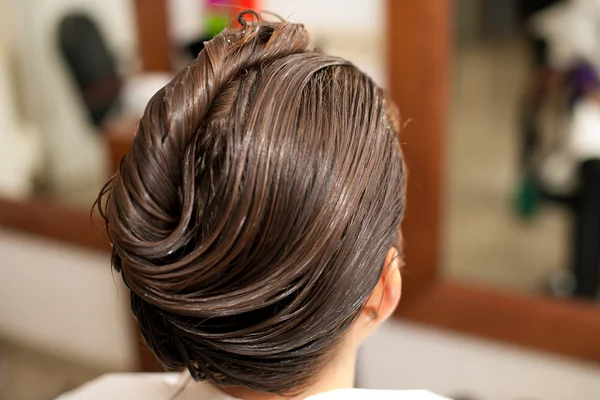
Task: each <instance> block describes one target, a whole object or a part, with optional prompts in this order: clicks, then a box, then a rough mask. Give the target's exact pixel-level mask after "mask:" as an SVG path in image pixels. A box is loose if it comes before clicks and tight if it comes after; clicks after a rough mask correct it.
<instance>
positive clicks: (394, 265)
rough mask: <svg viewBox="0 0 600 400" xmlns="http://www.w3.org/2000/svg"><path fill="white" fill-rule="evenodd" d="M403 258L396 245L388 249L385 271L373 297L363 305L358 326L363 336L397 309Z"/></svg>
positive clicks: (400, 289) (372, 294)
mask: <svg viewBox="0 0 600 400" xmlns="http://www.w3.org/2000/svg"><path fill="white" fill-rule="evenodd" d="M401 264H402V259H401V257H400V253H399V252H398V250H397V249H396V248H395V247H392V248H390V249H389V250H388V252H387V255H386V257H385V264H384V266H383V272H382V273H381V277H380V278H379V282H377V286H375V289H374V290H373V292H372V293H371V297H369V300H368V301H367V303H366V304H365V306H364V307H363V311H362V314H361V317H360V321H362V323H360V322H359V324H358V327H359V328H360V329H361V331H362V332H361V335H360V336H362V338H366V337H367V336H368V335H369V334H370V333H371V332H373V331H374V330H375V329H376V328H377V327H378V326H379V325H380V324H381V323H382V322H383V321H385V320H386V319H388V318H389V317H390V316H391V315H392V314H393V312H394V310H395V309H396V306H397V305H398V302H399V301H400V296H401V293H402V276H401V275H400V266H401Z"/></svg>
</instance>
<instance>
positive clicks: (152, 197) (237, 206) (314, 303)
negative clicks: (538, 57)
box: [97, 13, 404, 393]
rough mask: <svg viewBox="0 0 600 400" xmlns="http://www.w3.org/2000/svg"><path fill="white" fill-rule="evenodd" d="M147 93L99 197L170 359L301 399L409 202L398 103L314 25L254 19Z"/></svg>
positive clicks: (138, 298)
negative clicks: (311, 33)
mask: <svg viewBox="0 0 600 400" xmlns="http://www.w3.org/2000/svg"><path fill="white" fill-rule="evenodd" d="M247 16H250V17H252V20H251V21H246V20H245V19H244V18H243V17H241V18H240V21H241V22H242V24H243V27H242V28H240V29H228V30H225V31H223V32H222V33H221V34H220V35H218V36H216V37H215V38H214V39H213V40H211V41H210V42H207V43H206V44H205V50H204V51H203V52H202V53H201V54H200V55H199V57H198V59H197V60H196V61H195V62H193V63H192V64H191V65H189V66H188V67H187V68H185V69H184V70H183V71H181V72H180V73H179V74H178V75H177V76H176V77H175V78H174V79H173V81H172V82H171V83H169V84H168V85H167V86H165V87H164V88H163V89H161V90H160V91H159V92H158V93H157V94H156V95H155V96H154V97H153V98H152V100H151V101H150V102H149V104H148V106H147V108H146V111H145V114H144V116H143V118H142V119H141V120H140V122H139V127H138V132H137V135H136V138H135V140H134V142H133V145H132V147H131V150H130V151H129V153H128V154H127V155H126V156H125V157H124V158H123V160H122V161H121V163H120V165H119V168H118V171H117V173H116V175H115V176H114V177H113V179H112V180H111V181H109V182H108V183H107V185H106V187H105V188H104V189H103V191H102V192H101V194H100V196H99V199H98V203H97V205H98V208H99V210H100V213H101V215H102V216H103V217H104V218H105V219H106V222H107V227H108V231H109V234H110V237H111V240H112V242H113V266H114V268H115V269H116V270H118V271H120V272H121V273H122V275H123V279H124V280H125V282H126V284H127V286H128V287H129V288H130V289H131V304H132V309H133V311H134V314H135V316H136V318H137V320H138V322H139V325H140V328H141V331H142V334H143V336H144V338H145V340H146V341H147V343H148V344H149V346H150V348H151V349H152V350H153V352H154V353H155V354H156V356H157V357H158V358H159V360H160V361H161V362H162V363H163V364H164V365H165V366H167V367H169V368H180V367H186V368H188V369H189V371H190V372H191V374H192V376H193V377H194V378H195V379H196V380H204V379H206V380H209V381H211V382H213V383H215V384H217V385H220V386H230V385H241V386H246V387H249V388H252V389H256V390H260V391H265V392H271V393H289V392H290V391H292V390H297V389H299V388H302V387H304V386H306V385H308V384H309V383H310V382H311V379H313V378H314V377H315V376H316V375H317V374H318V373H319V371H320V368H322V367H323V366H324V365H325V364H326V363H327V360H328V358H329V357H331V356H332V355H333V354H335V350H336V346H337V345H338V344H339V343H340V341H341V340H342V339H343V337H344V334H345V333H346V332H347V331H348V329H349V327H350V326H351V325H352V323H353V322H354V320H355V319H356V317H357V315H358V313H359V312H360V310H361V307H362V305H363V304H364V302H365V301H366V300H367V299H368V297H369V295H370V293H371V291H372V290H373V288H374V287H375V285H376V284H377V282H378V280H379V278H380V276H381V273H382V266H383V263H384V258H385V256H386V252H387V251H388V249H389V248H390V247H392V246H394V244H395V243H396V240H397V235H398V227H399V224H400V221H401V218H402V213H403V207H404V174H403V162H402V156H401V152H400V148H399V145H398V138H397V132H396V127H395V126H394V123H393V122H394V121H393V118H390V116H389V113H390V110H393V108H392V106H391V105H386V102H385V99H384V93H383V92H382V90H381V89H380V88H378V87H377V86H376V85H375V84H374V83H373V82H372V81H371V79H370V78H369V77H367V76H366V75H364V74H363V73H362V72H360V71H359V70H358V69H357V68H356V67H354V66H353V65H352V64H350V63H349V62H347V61H345V60H342V59H339V58H336V57H331V56H327V55H324V54H320V53H317V52H315V51H311V50H309V49H308V43H309V38H308V34H307V32H306V30H305V29H304V28H303V26H302V25H298V24H291V23H285V22H282V23H267V22H263V21H260V20H259V18H258V15H256V14H255V13H247V14H246V17H247Z"/></svg>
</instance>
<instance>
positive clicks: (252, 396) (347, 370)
mask: <svg viewBox="0 0 600 400" xmlns="http://www.w3.org/2000/svg"><path fill="white" fill-rule="evenodd" d="M340 356H341V355H340ZM340 356H338V357H337V359H336V360H335V361H334V362H332V363H330V364H328V366H327V367H325V371H324V372H323V373H322V377H321V378H320V379H318V380H317V381H315V383H314V384H313V385H310V386H309V387H308V388H306V390H305V391H304V392H302V394H301V395H299V396H297V397H294V399H304V398H306V397H309V396H313V395H315V394H318V393H324V392H329V391H331V390H336V389H347V388H352V387H354V374H355V371H356V353H355V352H349V354H346V355H344V356H341V357H340ZM220 390H221V391H222V392H224V393H226V394H228V395H230V396H233V397H235V398H237V399H243V400H283V399H289V397H283V396H279V395H275V394H270V393H264V392H259V391H256V390H252V389H249V388H244V387H227V388H220Z"/></svg>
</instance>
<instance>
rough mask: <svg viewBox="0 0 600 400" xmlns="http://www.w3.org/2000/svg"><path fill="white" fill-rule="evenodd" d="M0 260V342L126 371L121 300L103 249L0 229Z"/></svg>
mask: <svg viewBox="0 0 600 400" xmlns="http://www.w3.org/2000/svg"><path fill="white" fill-rule="evenodd" d="M0 255H1V257H0V259H1V261H0V337H2V338H4V339H9V340H12V341H15V342H17V343H20V344H22V345H25V346H32V347H34V348H37V349H40V350H43V351H45V352H48V353H51V354H54V355H58V356H60V357H64V358H68V359H73V360H76V361H81V362H83V363H86V364H89V365H92V366H95V367H98V368H106V369H109V370H127V369H132V368H134V365H135V343H134V341H133V337H134V335H133V334H132V327H133V320H132V319H131V317H130V312H129V310H128V300H129V296H128V295H127V293H126V292H125V290H124V289H123V284H122V281H121V277H120V276H119V275H115V276H113V275H112V273H111V270H110V266H109V256H108V254H107V253H106V252H95V251H90V250H84V249H80V248H75V247H72V246H70V245H65V244H62V243H57V242H53V241H49V240H46V239H40V238H38V237H34V236H30V235H26V234H21V233H15V232H13V231H7V230H3V229H0Z"/></svg>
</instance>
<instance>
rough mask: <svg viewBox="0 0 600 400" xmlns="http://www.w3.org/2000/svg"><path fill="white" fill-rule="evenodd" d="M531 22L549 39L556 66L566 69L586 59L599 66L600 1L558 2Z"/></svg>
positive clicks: (536, 29) (551, 62) (551, 55)
mask: <svg viewBox="0 0 600 400" xmlns="http://www.w3.org/2000/svg"><path fill="white" fill-rule="evenodd" d="M530 26H531V29H532V30H533V32H534V33H535V34H537V35H538V36H541V37H542V38H544V39H545V40H546V41H547V42H548V45H549V46H548V47H549V63H550V65H551V66H552V67H553V68H556V69H558V70H564V69H568V68H570V67H572V66H573V65H574V64H576V63H579V62H581V61H587V62H588V63H590V64H591V65H593V66H594V67H595V68H596V69H600V36H599V33H600V1H598V0H570V1H566V2H559V3H557V4H555V5H552V6H550V7H547V8H545V9H543V10H542V11H540V12H538V13H537V14H535V15H534V16H533V17H532V19H531V25H530Z"/></svg>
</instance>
